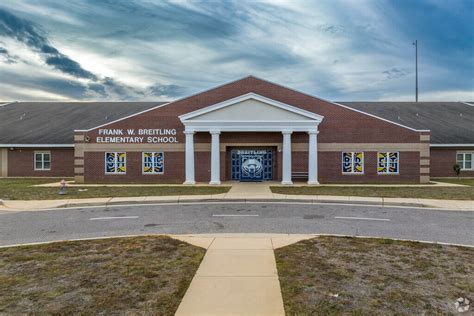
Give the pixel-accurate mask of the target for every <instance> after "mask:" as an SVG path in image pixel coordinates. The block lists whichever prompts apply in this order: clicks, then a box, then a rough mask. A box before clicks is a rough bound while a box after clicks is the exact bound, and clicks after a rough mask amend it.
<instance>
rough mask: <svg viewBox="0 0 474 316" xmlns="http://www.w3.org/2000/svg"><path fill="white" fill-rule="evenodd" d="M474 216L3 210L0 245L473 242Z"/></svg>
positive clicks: (293, 210) (236, 207) (235, 207)
mask: <svg viewBox="0 0 474 316" xmlns="http://www.w3.org/2000/svg"><path fill="white" fill-rule="evenodd" d="M473 228H474V213H473V212H462V211H459V212H458V211H441V210H433V209H420V208H395V207H394V208H388V207H385V208H381V207H370V206H344V205H329V204H326V205H324V204H321V205H317V204H313V205H311V204H281V203H271V202H269V203H253V204H249V203H247V204H245V203H215V204H212V203H211V204H209V203H196V204H185V205H183V204H182V205H144V206H113V207H107V208H105V207H94V208H82V209H81V208H78V209H57V210H50V211H35V212H17V213H3V214H0V245H9V244H16V243H28V242H41V241H52V240H61V239H74V238H87V237H99V236H115V235H133V234H147V233H150V234H156V233H165V234H198V233H291V234H298V233H307V234H318V233H319V234H323V233H325V234H347V235H360V236H376V237H392V238H403V239H416V240H425V241H436V242H449V243H459V244H469V245H474V233H473V231H474V229H473Z"/></svg>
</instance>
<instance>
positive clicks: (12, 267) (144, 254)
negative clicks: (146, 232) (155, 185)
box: [0, 236, 205, 315]
mask: <svg viewBox="0 0 474 316" xmlns="http://www.w3.org/2000/svg"><path fill="white" fill-rule="evenodd" d="M204 253H205V250H204V249H202V248H198V247H194V246H191V245H189V244H186V243H184V242H181V241H177V240H174V239H171V238H168V237H161V236H145V237H130V238H113V239H102V240H88V241H73V242H61V243H52V244H46V245H37V246H24V247H11V248H4V249H0V284H1V286H0V314H2V313H5V314H25V313H27V314H61V315H66V314H72V313H74V314H75V313H79V314H85V315H87V314H90V315H96V314H153V315H155V314H158V315H173V314H174V313H175V311H176V310H177V308H178V305H179V303H180V302H181V299H182V297H183V296H184V293H185V292H186V290H187V288H188V286H189V284H190V283H191V279H192V278H193V276H194V274H195V272H196V270H197V268H198V266H199V264H200V262H201V260H202V258H203V256H204Z"/></svg>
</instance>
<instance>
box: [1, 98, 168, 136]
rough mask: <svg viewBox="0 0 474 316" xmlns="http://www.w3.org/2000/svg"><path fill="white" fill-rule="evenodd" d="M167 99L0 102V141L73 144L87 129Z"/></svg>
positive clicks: (151, 106)
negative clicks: (151, 100)
mask: <svg viewBox="0 0 474 316" xmlns="http://www.w3.org/2000/svg"><path fill="white" fill-rule="evenodd" d="M161 104H165V102H14V103H7V104H4V105H0V144H22V145H27V144H70V145H72V144H74V130H76V129H88V128H92V127H94V126H98V125H101V124H105V123H110V122H113V121H114V120H117V119H119V118H122V117H125V116H128V115H131V114H135V113H139V112H141V111H144V110H147V109H150V108H153V107H156V106H158V105H161Z"/></svg>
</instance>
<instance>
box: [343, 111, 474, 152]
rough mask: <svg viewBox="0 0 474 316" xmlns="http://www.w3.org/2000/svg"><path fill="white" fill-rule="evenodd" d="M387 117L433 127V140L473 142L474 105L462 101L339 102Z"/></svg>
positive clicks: (418, 126)
mask: <svg viewBox="0 0 474 316" xmlns="http://www.w3.org/2000/svg"><path fill="white" fill-rule="evenodd" d="M337 103H340V104H343V105H347V106H349V107H351V108H354V109H357V110H360V111H364V112H367V113H370V114H373V115H376V116H379V117H382V118H385V119H387V120H390V121H393V122H396V123H399V124H402V125H405V126H408V127H411V128H415V129H429V130H431V143H432V144H474V106H473V105H469V104H466V103H462V102H418V103H415V102H337Z"/></svg>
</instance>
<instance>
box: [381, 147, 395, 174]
mask: <svg viewBox="0 0 474 316" xmlns="http://www.w3.org/2000/svg"><path fill="white" fill-rule="evenodd" d="M398 161H399V153H398V152H379V153H377V173H378V174H398V172H399V162H398Z"/></svg>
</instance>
